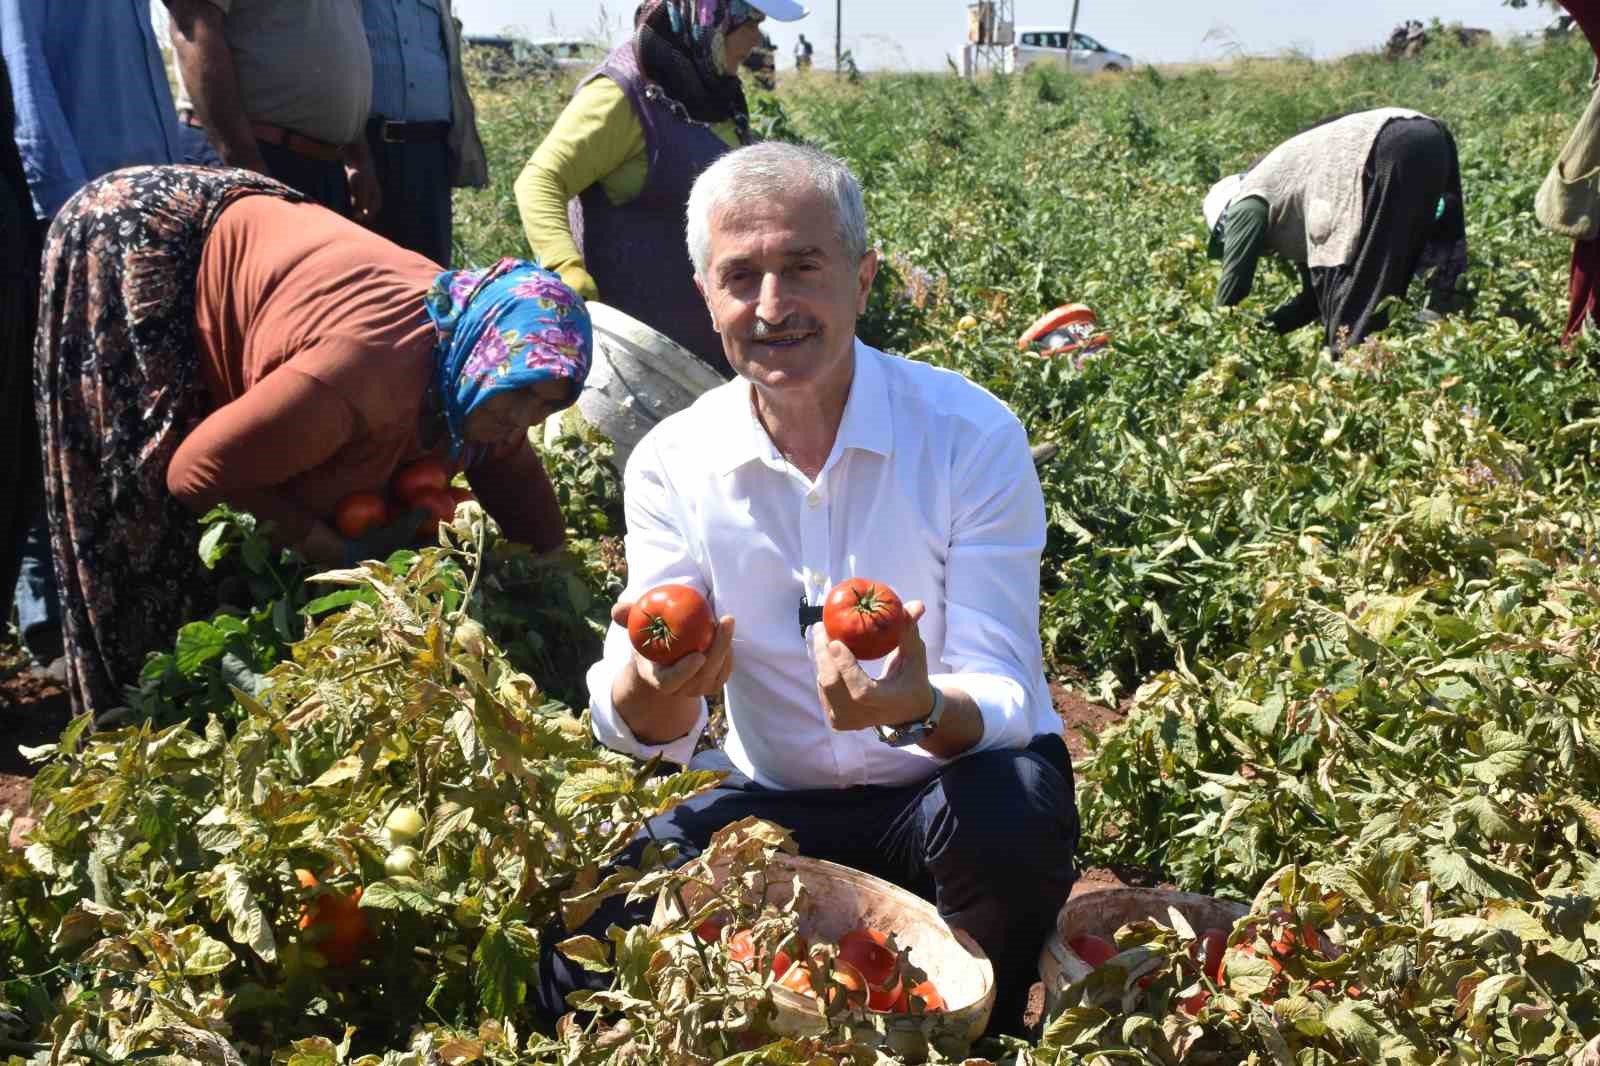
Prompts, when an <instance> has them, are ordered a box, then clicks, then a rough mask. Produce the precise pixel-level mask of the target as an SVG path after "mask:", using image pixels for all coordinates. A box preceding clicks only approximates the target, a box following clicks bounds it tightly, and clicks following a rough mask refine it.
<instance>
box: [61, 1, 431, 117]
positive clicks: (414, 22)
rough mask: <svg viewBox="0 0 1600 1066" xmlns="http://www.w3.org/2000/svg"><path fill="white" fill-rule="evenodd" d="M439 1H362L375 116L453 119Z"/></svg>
mask: <svg viewBox="0 0 1600 1066" xmlns="http://www.w3.org/2000/svg"><path fill="white" fill-rule="evenodd" d="M79 2H82V0H79ZM438 2H439V0H361V20H362V22H363V24H364V25H365V26H366V30H367V47H368V48H369V49H370V50H371V51H372V113H373V114H374V115H382V116H383V117H384V118H387V119H392V120H394V121H396V122H449V121H450V59H449V57H448V56H447V55H446V54H445V50H444V26H443V21H442V20H443V17H444V16H443V15H442V14H441V13H440V11H439V7H438Z"/></svg>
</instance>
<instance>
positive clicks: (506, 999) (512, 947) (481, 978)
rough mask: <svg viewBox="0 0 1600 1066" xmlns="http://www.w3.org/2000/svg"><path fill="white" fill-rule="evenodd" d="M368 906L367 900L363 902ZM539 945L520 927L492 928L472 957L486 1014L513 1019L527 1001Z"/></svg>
mask: <svg viewBox="0 0 1600 1066" xmlns="http://www.w3.org/2000/svg"><path fill="white" fill-rule="evenodd" d="M363 902H365V899H363ZM538 948H539V945H538V941H537V940H536V939H535V938H534V937H533V935H532V934H531V933H529V932H528V930H527V928H526V927H525V926H521V925H520V924H519V923H510V924H506V925H499V924H496V925H492V926H490V927H489V929H488V930H487V931H486V932H485V933H484V935H483V939H482V940H480V941H478V947H477V950H475V951H474V952H473V953H472V960H473V962H474V963H475V964H476V967H477V968H476V973H475V975H474V977H475V983H476V985H477V989H478V998H479V999H480V1000H482V1002H483V1008H484V1010H486V1011H488V1012H489V1015H490V1017H493V1018H509V1017H510V1016H511V1015H513V1014H515V1013H516V1012H517V1009H518V1008H519V1007H521V1006H522V1003H523V1000H524V999H526V998H527V994H528V981H529V980H530V979H532V978H533V977H535V976H536V975H537V974H538V972H539V950H538Z"/></svg>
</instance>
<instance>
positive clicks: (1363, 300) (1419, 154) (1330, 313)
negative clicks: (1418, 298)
mask: <svg viewBox="0 0 1600 1066" xmlns="http://www.w3.org/2000/svg"><path fill="white" fill-rule="evenodd" d="M1460 182H1461V179H1460V174H1459V170H1458V169H1457V165H1456V153H1455V144H1454V142H1453V141H1452V140H1451V139H1450V136H1449V134H1447V133H1445V132H1444V131H1443V130H1441V129H1440V128H1439V126H1438V125H1437V124H1436V123H1434V122H1433V121H1432V120H1430V119H1425V118H1424V119H1397V120H1395V121H1393V122H1390V123H1389V124H1388V125H1386V126H1385V127H1384V128H1383V132H1382V133H1380V134H1378V139H1377V140H1376V141H1374V142H1373V145H1372V152H1371V155H1370V156H1369V157H1368V161H1367V164H1366V168H1365V169H1364V170H1363V172H1362V183H1361V184H1362V210H1361V236H1360V238H1359V240H1358V242H1357V245H1356V255H1355V258H1354V259H1352V260H1351V261H1350V262H1349V263H1347V264H1345V265H1344V266H1339V267H1316V268H1313V269H1312V271H1311V280H1312V284H1313V286H1314V287H1315V289H1316V293H1317V303H1318V305H1319V306H1320V307H1321V309H1322V321H1323V327H1324V334H1325V339H1326V342H1327V344H1328V346H1329V347H1330V348H1332V349H1333V350H1334V351H1336V352H1337V351H1342V350H1343V349H1344V348H1346V347H1354V346H1356V345H1357V344H1360V343H1361V341H1362V340H1363V339H1364V338H1365V337H1366V336H1367V335H1368V334H1369V333H1372V332H1375V331H1377V330H1381V329H1383V327H1384V326H1385V325H1387V315H1386V314H1385V313H1384V312H1382V311H1380V310H1379V309H1378V305H1379V303H1381V302H1382V301H1383V300H1384V299H1385V298H1386V297H1389V296H1404V295H1405V293H1406V289H1407V287H1408V286H1409V285H1410V284H1411V277H1412V275H1413V274H1415V273H1416V272H1417V265H1418V263H1419V261H1420V260H1421V258H1422V254H1423V250H1424V248H1425V247H1426V246H1427V245H1428V243H1429V241H1430V240H1439V239H1443V237H1444V236H1445V234H1443V233H1442V232H1441V231H1442V230H1443V229H1444V228H1445V227H1446V226H1449V225H1452V224H1453V225H1454V226H1457V227H1459V226H1461V225H1463V224H1464V223H1463V221H1462V219H1461V214H1460V212H1461V207H1460V196H1459V190H1460ZM1452 192H1454V193H1455V198H1454V203H1453V204H1451V205H1447V206H1449V208H1450V213H1449V214H1448V215H1447V216H1446V217H1444V218H1438V219H1436V218H1435V211H1436V209H1437V207H1438V205H1439V202H1440V200H1441V199H1443V198H1445V197H1446V194H1448V193H1452ZM1463 232H1464V231H1463ZM1431 302H1433V298H1432V297H1430V303H1431Z"/></svg>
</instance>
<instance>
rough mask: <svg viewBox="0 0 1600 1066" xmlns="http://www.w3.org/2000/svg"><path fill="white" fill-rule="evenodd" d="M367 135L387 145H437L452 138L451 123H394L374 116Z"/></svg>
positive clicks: (380, 116) (370, 120)
mask: <svg viewBox="0 0 1600 1066" xmlns="http://www.w3.org/2000/svg"><path fill="white" fill-rule="evenodd" d="M367 133H368V134H369V135H370V136H372V137H376V138H377V139H378V140H380V141H382V142H384V143H385V144H435V143H437V142H439V141H442V140H444V139H445V138H446V137H448V136H450V123H448V122H393V121H391V120H389V119H386V118H384V117H383V116H382V115H373V116H372V117H371V118H370V119H368V120H367Z"/></svg>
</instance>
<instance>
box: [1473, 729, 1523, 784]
mask: <svg viewBox="0 0 1600 1066" xmlns="http://www.w3.org/2000/svg"><path fill="white" fill-rule="evenodd" d="M1481 741H1482V749H1483V750H1482V752H1481V754H1479V755H1478V758H1476V759H1468V760H1465V761H1464V762H1463V763H1462V769H1464V770H1465V771H1466V772H1467V773H1469V774H1471V775H1472V776H1473V777H1476V778H1477V779H1478V780H1479V781H1482V782H1483V783H1484V784H1486V785H1498V784H1499V783H1500V781H1501V780H1502V779H1503V778H1505V777H1508V776H1510V775H1511V774H1514V773H1516V772H1517V771H1519V770H1521V769H1522V767H1523V765H1524V764H1525V763H1526V762H1527V761H1528V759H1529V758H1530V757H1531V756H1532V755H1533V750H1532V749H1531V748H1530V747H1529V746H1528V742H1527V741H1526V740H1524V739H1523V738H1522V737H1520V736H1518V735H1517V734H1516V733H1513V732H1511V731H1510V730H1508V729H1501V728H1499V727H1497V726H1494V725H1489V726H1486V727H1485V728H1484V730H1483V732H1482V734H1481Z"/></svg>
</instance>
